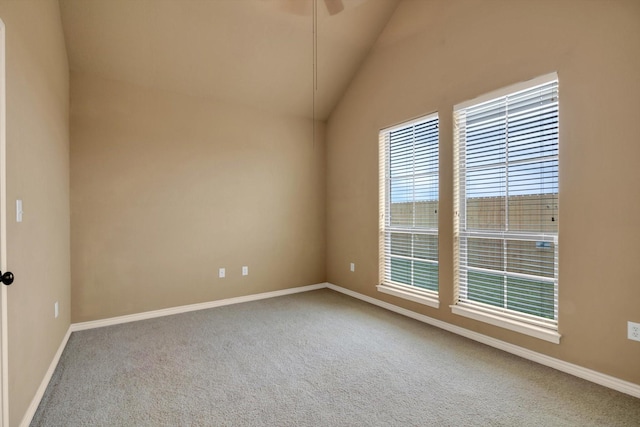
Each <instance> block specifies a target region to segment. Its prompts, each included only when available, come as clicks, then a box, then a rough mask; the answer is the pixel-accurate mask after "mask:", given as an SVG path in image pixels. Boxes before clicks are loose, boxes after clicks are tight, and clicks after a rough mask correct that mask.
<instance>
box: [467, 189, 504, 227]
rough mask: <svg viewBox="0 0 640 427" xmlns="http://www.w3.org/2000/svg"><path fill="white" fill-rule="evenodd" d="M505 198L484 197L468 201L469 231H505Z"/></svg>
mask: <svg viewBox="0 0 640 427" xmlns="http://www.w3.org/2000/svg"><path fill="white" fill-rule="evenodd" d="M504 213H505V198H504V197H483V198H472V199H467V229H469V230H504V229H505V227H506V222H505V214H504Z"/></svg>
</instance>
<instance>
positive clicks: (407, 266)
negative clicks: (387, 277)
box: [391, 257, 411, 285]
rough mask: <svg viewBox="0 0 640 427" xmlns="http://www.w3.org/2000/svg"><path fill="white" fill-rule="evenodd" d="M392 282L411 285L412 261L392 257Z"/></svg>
mask: <svg viewBox="0 0 640 427" xmlns="http://www.w3.org/2000/svg"><path fill="white" fill-rule="evenodd" d="M391 280H392V281H394V282H398V283H404V284H405V285H411V260H408V259H401V258H394V257H391Z"/></svg>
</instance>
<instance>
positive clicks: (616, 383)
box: [327, 283, 640, 398]
mask: <svg viewBox="0 0 640 427" xmlns="http://www.w3.org/2000/svg"><path fill="white" fill-rule="evenodd" d="M327 287H328V288H329V289H332V290H334V291H337V292H340V293H343V294H345V295H349V296H351V297H354V298H357V299H359V300H362V301H365V302H368V303H369V304H373V305H377V306H378V307H382V308H385V309H387V310H390V311H393V312H396V313H398V314H402V315H403V316H407V317H410V318H412V319H415V320H418V321H420V322H423V323H427V324H429V325H432V326H435V327H437V328H440V329H444V330H445V331H449V332H453V333H454V334H457V335H461V336H463V337H466V338H469V339H472V340H474V341H478V342H480V343H483V344H486V345H489V346H491V347H494V348H497V349H499V350H502V351H506V352H507V353H511V354H515V355H516V356H520V357H522V358H524V359H528V360H531V361H533V362H536V363H539V364H541V365H544V366H548V367H550V368H553V369H557V370H558V371H562V372H565V373H567V374H570V375H573V376H576V377H578V378H582V379H584V380H587V381H591V382H593V383H596V384H599V385H602V386H604V387H608V388H610V389H613V390H617V391H619V392H622V393H626V394H628V395H631V396H634V397H637V398H640V385H638V384H634V383H632V382H629V381H624V380H621V379H619V378H616V377H612V376H610V375H605V374H602V373H600V372H597V371H594V370H592V369H588V368H584V367H582V366H578V365H574V364H573V363H569V362H565V361H563V360H560V359H556V358H554V357H550V356H547V355H545V354H542V353H537V352H535V351H532V350H529V349H527V348H524V347H519V346H517V345H514V344H510V343H508V342H505V341H501V340H498V339H495V338H491V337H489V336H486V335H483V334H479V333H478V332H474V331H470V330H468V329H465V328H461V327H459V326H456V325H452V324H450V323H447V322H443V321H441V320H438V319H434V318H432V317H429V316H425V315H423V314H419V313H416V312H414V311H411V310H407V309H405V308H402V307H398V306H396V305H393V304H390V303H388V302H385V301H380V300H378V299H375V298H372V297H370V296H367V295H363V294H361V293H358V292H354V291H352V290H349V289H346V288H343V287H341V286H337V285H334V284H332V283H328V284H327Z"/></svg>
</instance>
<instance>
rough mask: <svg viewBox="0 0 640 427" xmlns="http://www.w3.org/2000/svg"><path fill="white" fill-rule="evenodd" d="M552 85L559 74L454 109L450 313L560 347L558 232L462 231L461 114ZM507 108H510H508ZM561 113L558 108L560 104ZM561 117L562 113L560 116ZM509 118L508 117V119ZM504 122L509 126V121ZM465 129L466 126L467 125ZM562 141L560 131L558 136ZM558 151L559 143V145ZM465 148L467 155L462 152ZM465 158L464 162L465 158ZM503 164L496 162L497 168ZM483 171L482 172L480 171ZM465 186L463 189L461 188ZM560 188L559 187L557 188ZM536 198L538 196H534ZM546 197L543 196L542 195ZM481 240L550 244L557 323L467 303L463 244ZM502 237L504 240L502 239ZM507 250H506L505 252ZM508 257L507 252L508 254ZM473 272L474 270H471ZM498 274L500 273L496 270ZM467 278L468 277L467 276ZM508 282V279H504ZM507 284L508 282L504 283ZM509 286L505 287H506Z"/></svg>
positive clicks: (465, 175)
mask: <svg viewBox="0 0 640 427" xmlns="http://www.w3.org/2000/svg"><path fill="white" fill-rule="evenodd" d="M553 82H556V83H558V82H559V80H558V75H557V73H550V74H546V75H544V76H540V77H538V78H535V79H532V80H529V81H526V82H522V83H518V84H515V85H511V86H507V87H504V88H501V89H498V90H496V91H492V92H489V93H487V94H484V95H482V96H480V97H477V98H475V99H472V100H469V101H466V102H463V103H460V104H457V105H455V106H454V108H453V113H454V118H453V123H454V204H455V206H454V304H453V305H451V306H450V307H451V310H452V312H453V313H454V314H457V315H461V316H464V317H468V318H472V319H475V320H479V321H482V322H485V323H489V324H492V325H495V326H499V327H502V328H505V329H509V330H512V331H516V332H519V333H522V334H526V335H529V336H533V337H536V338H539V339H542V340H545V341H549V342H552V343H556V344H558V343H559V342H560V337H561V335H560V334H559V332H558V319H557V317H558V315H557V313H558V283H559V280H558V250H559V248H558V235H559V233H558V231H556V232H539V233H538V232H535V233H526V232H518V231H515V232H514V231H508V230H502V229H500V230H496V232H491V231H487V230H477V231H469V230H468V229H463V227H464V226H465V224H463V223H462V221H463V220H466V219H467V218H466V212H465V209H466V204H467V198H468V196H467V194H466V191H467V189H466V186H467V179H468V173H467V170H466V168H467V164H466V160H467V159H466V145H465V144H466V141H464V140H463V136H462V135H465V137H466V129H465V132H462V129H461V128H460V126H461V123H460V121H461V120H460V116H461V115H462V113H461V112H462V111H465V112H466V109H468V108H471V107H474V106H479V105H481V104H484V103H489V102H492V101H496V100H498V99H501V98H507V97H509V96H513V95H515V94H518V93H520V92H523V91H526V90H531V89H534V88H536V87H539V86H542V85H546V84H552V83H553ZM505 102H506V103H505V105H507V106H508V101H507V100H506V99H505ZM507 108H508V107H507ZM558 110H559V104H558ZM558 114H559V112H558ZM505 117H508V116H505ZM505 122H506V123H508V121H507V119H505ZM559 122H560V119H559V116H558V119H557V123H558V127H559ZM465 125H466V123H465ZM557 136H558V139H559V131H558V133H557ZM558 147H559V143H558ZM463 148H464V150H465V151H461V150H462V149H463ZM508 151H509V143H508V140H505V153H508ZM506 156H507V157H505V161H504V162H503V164H504V167H505V168H507V169H505V171H507V170H509V169H508V166H509V164H510V161H509V157H508V154H506ZM462 157H464V158H462ZM556 162H557V168H558V170H559V154H558V155H556ZM498 163H500V162H496V164H498ZM480 170H482V168H480ZM462 183H464V184H463V185H461V184H462ZM558 184H559V180H558V179H557V177H556V181H555V185H558ZM504 186H505V188H508V186H509V178H507V180H506V181H505V184H504ZM556 188H557V187H556ZM533 194H537V193H533ZM541 194H543V193H541ZM508 196H509V195H508V194H507V193H505V202H506V203H507V205H506V206H508V204H509V199H508ZM557 198H558V200H559V188H558V190H557ZM507 214H508V207H506V210H505V221H508V219H507V218H506V215H507ZM474 234H475V235H478V236H482V237H484V238H487V237H488V238H498V240H501V241H502V242H503V245H504V247H505V248H506V246H507V242H509V241H510V240H511V241H514V240H515V239H518V238H520V239H524V240H532V239H533V240H536V241H538V240H540V241H542V242H549V244H551V245H553V248H554V276H553V278H552V279H551V280H547V279H545V280H547V281H552V282H553V285H554V292H553V293H554V302H553V303H554V319H553V320H552V321H551V320H546V319H543V318H542V317H539V316H535V315H529V314H526V313H524V312H519V311H517V310H511V309H509V308H508V307H507V306H506V303H505V306H504V307H498V306H493V305H489V304H483V303H481V302H477V301H470V300H468V299H464V289H463V288H462V289H461V287H462V286H463V284H464V283H466V279H465V280H462V276H463V275H465V274H466V273H467V271H469V270H465V268H464V267H465V265H466V266H467V268H469V266H468V265H467V264H469V262H468V260H467V259H464V260H463V259H462V258H463V257H464V256H467V255H468V252H467V247H466V246H465V245H466V241H465V242H463V239H469V238H473V235H474ZM500 235H501V238H499V237H500ZM505 250H506V249H505ZM505 253H506V252H505ZM507 269H508V267H507V265H506V264H505V265H504V266H503V272H502V274H503V275H504V277H507V278H508V277H510V276H511V273H509V272H508V271H507ZM472 270H473V268H472ZM496 271H499V270H496ZM465 277H466V276H465ZM505 280H506V279H505ZM505 283H506V282H505ZM505 286H506V285H505Z"/></svg>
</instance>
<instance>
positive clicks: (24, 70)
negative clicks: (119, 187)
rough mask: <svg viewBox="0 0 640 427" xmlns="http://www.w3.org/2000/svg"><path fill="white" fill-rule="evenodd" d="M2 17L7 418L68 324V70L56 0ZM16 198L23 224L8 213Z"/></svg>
mask: <svg viewBox="0 0 640 427" xmlns="http://www.w3.org/2000/svg"><path fill="white" fill-rule="evenodd" d="M0 18H1V19H2V20H3V21H4V23H5V25H6V42H7V50H6V72H7V82H6V85H7V204H8V220H7V226H8V235H7V239H8V241H7V245H8V252H7V257H8V266H9V268H10V269H11V271H13V273H14V274H15V276H16V280H15V282H14V283H13V285H11V286H10V287H9V288H8V289H7V293H8V297H7V298H8V328H9V417H10V425H11V426H15V425H18V424H19V423H20V421H21V420H22V418H23V416H24V414H25V412H26V410H27V407H28V406H29V404H30V403H31V400H32V399H33V397H34V395H35V393H36V390H37V388H38V386H39V385H40V382H41V381H42V378H43V377H44V375H45V372H46V371H47V369H48V367H49V364H50V363H51V360H52V359H53V356H54V354H55V352H56V350H57V349H58V347H59V345H60V342H61V341H62V339H63V337H64V335H65V333H66V331H67V329H68V327H69V318H70V271H69V251H70V250H69V135H68V93H69V86H68V85H69V74H68V68H67V56H66V51H65V45H64V38H63V34H62V27H61V23H60V13H59V10H58V2H57V1H3V2H0ZM18 198H19V199H22V200H23V203H24V206H23V209H24V221H23V222H22V223H16V221H15V200H16V199H18ZM55 301H58V302H59V304H60V317H59V318H58V319H54V310H53V305H54V302H55Z"/></svg>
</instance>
